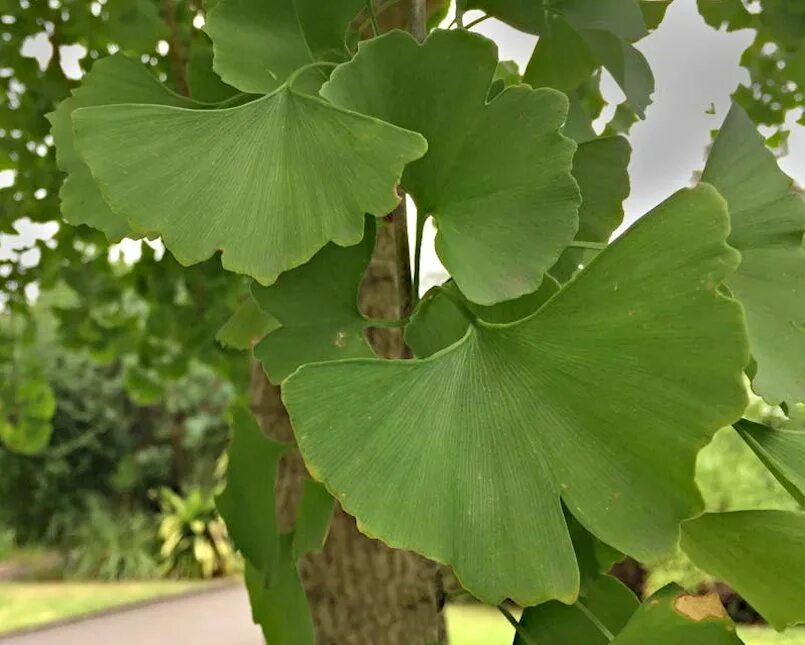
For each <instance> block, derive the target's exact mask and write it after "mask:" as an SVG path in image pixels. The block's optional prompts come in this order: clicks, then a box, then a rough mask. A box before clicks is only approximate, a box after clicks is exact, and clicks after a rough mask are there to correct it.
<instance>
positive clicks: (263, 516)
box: [216, 409, 333, 645]
mask: <svg viewBox="0 0 805 645" xmlns="http://www.w3.org/2000/svg"><path fill="white" fill-rule="evenodd" d="M290 448H291V446H290V445H288V444H281V443H276V442H273V441H269V440H268V439H267V438H266V437H265V436H264V435H263V432H262V430H261V429H260V427H259V426H258V425H257V422H256V421H255V420H254V419H253V418H252V417H251V415H250V414H249V413H248V412H247V411H246V410H243V409H237V410H235V412H234V415H233V422H232V442H231V444H230V447H229V453H228V457H229V465H228V469H227V484H226V488H225V489H224V491H223V492H222V493H221V494H220V495H219V496H218V497H217V499H216V503H217V505H218V509H219V511H220V512H221V515H222V517H223V518H224V519H225V520H226V523H227V526H228V527H229V532H230V535H231V536H232V541H233V543H234V545H235V548H236V549H237V550H238V551H239V552H240V553H241V555H243V558H244V559H245V561H246V563H245V567H246V571H245V573H246V586H247V587H248V590H249V598H250V601H251V605H252V616H253V618H254V622H255V623H257V624H259V625H261V626H262V628H263V631H264V633H265V636H266V639H269V638H270V639H272V641H274V642H277V643H279V644H280V645H283V644H285V643H301V642H313V640H314V638H315V635H314V627H313V622H312V618H311V616H310V612H309V610H308V608H307V600H306V598H305V592H304V589H303V588H302V583H301V581H300V579H299V574H298V572H297V569H296V563H297V560H298V559H299V558H301V557H302V556H303V555H304V554H306V553H308V552H311V551H318V550H320V549H321V548H322V546H323V544H324V540H325V538H326V535H327V530H328V528H329V523H330V515H331V514H332V509H333V499H332V497H330V496H329V495H328V494H327V492H326V491H325V490H324V489H323V488H322V487H321V486H320V485H318V484H315V483H314V482H310V481H307V482H305V488H304V492H303V495H302V500H301V502H300V503H299V507H298V509H297V520H296V524H295V526H294V528H293V530H291V531H288V532H280V529H279V524H278V522H277V514H276V499H275V492H274V487H275V486H276V479H277V468H278V466H279V460H280V458H281V457H282V455H283V454H285V453H286V452H288V451H289V450H290ZM255 482H259V484H258V485H257V487H256V488H255V486H254V484H255Z"/></svg>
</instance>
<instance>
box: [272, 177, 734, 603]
mask: <svg viewBox="0 0 805 645" xmlns="http://www.w3.org/2000/svg"><path fill="white" fill-rule="evenodd" d="M727 232H728V216H727V213H726V209H725V206H724V202H723V200H722V199H721V197H720V196H719V195H718V194H717V193H716V191H715V190H714V189H712V188H711V187H706V188H705V187H700V188H698V189H694V190H683V191H680V192H679V193H677V194H676V195H674V196H673V197H671V198H670V199H668V200H667V201H666V202H664V203H663V204H662V205H660V206H659V207H657V208H656V209H655V210H654V211H652V212H651V213H649V214H648V215H646V216H645V217H644V218H643V219H641V220H640V221H639V222H638V223H637V224H635V225H634V226H633V227H632V228H631V229H630V230H629V231H628V232H627V233H626V234H625V235H624V236H622V237H621V238H619V239H618V240H617V241H616V242H615V243H614V244H613V245H611V246H610V247H609V248H608V249H607V250H606V251H604V252H602V253H601V254H599V255H598V257H597V258H596V259H595V260H594V261H593V262H592V263H591V264H590V266H589V267H587V269H585V271H584V272H582V273H581V274H580V275H579V276H578V277H577V278H576V279H575V280H574V281H572V282H571V283H570V284H569V285H568V286H566V287H565V288H564V289H563V290H562V291H560V292H559V293H558V294H557V295H556V296H554V297H553V298H552V299H551V300H550V301H549V302H548V303H547V304H546V305H545V306H544V307H543V308H541V309H540V310H539V312H538V313H537V314H535V315H532V316H531V317H529V318H526V319H525V320H523V321H520V322H517V323H513V324H509V325H493V324H488V323H483V322H481V321H476V322H475V323H474V324H473V325H472V328H471V331H470V332H469V333H467V335H466V336H464V338H463V339H462V340H461V341H459V342H458V343H455V344H453V345H452V346H450V348H448V349H447V350H445V351H443V352H439V353H437V354H435V355H433V356H431V357H430V358H427V359H424V360H413V361H379V360H367V359H353V360H345V361H334V362H331V363H323V364H316V365H308V366H303V367H301V368H300V369H299V370H298V371H297V372H295V373H294V374H293V375H292V376H291V377H289V378H288V379H287V380H286V381H285V382H284V384H283V399H284V401H285V404H286V406H287V408H288V410H289V413H290V416H291V420H292V423H293V426H294V430H295V434H296V437H297V441H298V443H299V447H300V449H301V451H302V454H303V455H304V457H305V460H306V463H307V464H308V465H309V466H310V468H311V469H312V471H313V472H315V473H316V476H317V478H320V479H321V480H322V481H323V482H324V483H325V485H326V486H327V487H328V489H329V490H330V491H331V492H332V493H334V494H336V497H337V498H338V499H339V500H340V501H341V503H342V506H344V508H345V509H347V510H348V511H349V512H351V513H352V514H354V515H355V516H356V517H357V518H358V520H359V523H360V526H361V528H362V530H363V531H365V532H366V533H367V534H368V535H370V536H374V537H380V538H382V539H383V540H384V541H386V542H387V543H389V544H391V545H394V546H397V547H400V548H406V549H412V550H416V551H418V552H420V553H422V554H424V555H427V556H428V557H430V558H432V559H435V560H437V561H440V562H444V563H448V564H450V565H451V566H452V567H453V569H454V570H455V572H456V575H457V577H458V578H459V580H460V581H461V583H462V585H463V586H464V587H465V588H466V589H467V590H468V591H470V592H471V593H473V594H474V595H476V596H477V597H479V598H481V599H482V600H484V601H486V602H489V603H497V602H499V601H500V600H501V599H503V598H511V599H512V600H514V601H516V602H518V603H520V604H522V605H531V604H537V603H539V602H541V601H545V600H549V599H558V600H562V601H565V602H573V601H575V599H576V596H577V594H578V591H579V572H578V567H577V564H576V557H575V555H574V552H573V547H572V545H571V541H570V537H569V535H568V529H567V525H566V522H565V519H564V517H563V510H562V501H564V503H565V505H566V506H567V508H568V510H569V511H570V512H571V513H572V514H573V515H574V516H576V517H578V518H579V520H580V521H582V522H583V524H584V526H586V527H587V528H588V529H589V530H590V531H591V532H593V533H594V534H595V535H596V536H597V537H598V538H600V539H602V540H603V541H605V542H606V543H607V544H610V545H612V546H613V547H614V548H616V549H618V550H620V551H623V552H624V553H628V554H630V555H633V556H634V557H636V558H639V559H643V560H653V559H655V558H658V557H660V556H662V555H665V554H668V553H670V552H671V551H673V550H674V548H675V546H676V543H677V541H678V535H679V522H680V521H681V520H683V519H685V518H688V517H691V516H693V515H695V514H696V513H697V512H699V511H700V510H701V499H700V496H699V493H698V490H697V489H696V486H695V484H694V481H693V475H694V465H695V461H696V454H697V452H698V451H699V450H700V449H701V447H702V446H704V445H705V444H706V443H707V442H708V441H709V439H710V438H711V437H712V435H713V433H714V432H715V431H716V430H717V429H718V428H719V427H722V426H723V425H725V424H728V423H732V422H733V421H735V420H736V418H738V417H740V415H741V412H742V411H743V409H744V408H745V406H746V391H745V388H744V386H743V382H742V373H743V368H744V366H745V364H746V362H747V360H748V351H747V345H746V331H745V329H744V325H743V316H742V312H741V309H740V307H739V305H738V304H737V303H736V302H735V301H732V300H730V299H727V298H724V297H722V296H721V295H719V294H718V288H719V284H720V282H721V280H722V279H723V278H724V277H725V276H726V275H727V274H728V273H729V271H730V270H732V269H734V268H735V266H736V265H737V262H738V256H737V253H735V251H733V250H732V249H730V248H729V247H728V246H727V245H726V243H725V238H726V236H727ZM423 402H425V403H423ZM504 463H505V464H506V473H507V476H506V477H500V465H501V464H504ZM496 553H497V554H505V557H503V555H501V557H490V554H496Z"/></svg>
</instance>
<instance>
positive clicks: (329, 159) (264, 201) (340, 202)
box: [73, 85, 427, 284]
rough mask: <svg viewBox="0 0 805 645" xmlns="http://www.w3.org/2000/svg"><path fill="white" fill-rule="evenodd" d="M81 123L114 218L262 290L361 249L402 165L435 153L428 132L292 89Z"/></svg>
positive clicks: (82, 143)
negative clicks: (337, 251)
mask: <svg viewBox="0 0 805 645" xmlns="http://www.w3.org/2000/svg"><path fill="white" fill-rule="evenodd" d="M73 124H74V130H75V135H76V143H77V146H78V150H79V153H80V154H81V156H82V157H83V158H84V160H85V161H86V163H87V165H88V166H89V168H90V170H91V171H92V174H93V176H94V177H95V179H96V180H97V183H98V185H99V186H100V189H101V192H102V193H103V195H104V198H105V199H106V201H107V202H108V203H109V205H110V206H111V207H112V208H113V210H115V211H116V212H117V213H119V214H121V215H124V216H125V217H126V219H128V220H129V221H130V222H132V224H134V225H135V226H137V227H138V228H140V229H143V230H146V231H149V232H151V231H153V232H156V233H158V234H159V235H161V236H162V239H163V241H164V242H165V246H167V248H168V249H169V250H170V251H171V252H172V253H173V255H174V256H175V257H176V259H177V260H178V261H179V262H181V263H182V264H185V265H188V264H194V263H197V262H201V261H202V260H205V259H207V258H209V257H210V256H211V255H212V254H213V253H215V252H216V251H218V250H220V251H221V252H222V257H221V261H222V263H223V266H224V268H225V269H228V270H230V271H235V272H238V273H245V274H247V275H250V276H252V277H253V278H255V279H256V280H257V281H258V282H260V283H262V284H271V283H272V282H274V280H276V278H277V276H278V275H279V274H280V273H282V272H283V271H287V270H288V269H292V268H294V267H296V266H299V265H301V264H304V263H305V262H307V261H308V260H309V259H310V258H311V257H312V256H313V255H314V253H316V251H318V250H319V249H320V248H321V247H323V246H324V245H325V244H326V243H327V242H331V241H332V242H335V243H336V244H339V245H341V246H349V245H352V244H356V243H357V242H359V241H360V240H361V238H362V236H363V228H364V224H363V222H364V214H365V213H370V214H372V215H376V216H383V215H386V214H387V213H389V212H390V211H391V210H393V208H394V207H395V205H396V204H397V202H398V201H399V196H398V195H397V194H396V192H395V190H394V188H395V185H396V184H397V182H398V181H399V178H400V175H401V174H402V169H403V167H404V166H405V164H406V163H408V162H410V161H412V160H414V159H417V158H418V157H421V156H422V155H423V154H424V153H425V150H426V149H427V144H426V142H425V140H424V139H423V138H422V137H421V136H420V135H419V134H416V133H413V132H409V131H407V130H403V129H401V128H398V127H396V126H393V125H390V124H388V123H384V122H382V121H379V120H377V119H374V118H372V117H368V116H364V115H361V114H355V113H353V112H348V111H346V110H343V109H341V108H338V107H335V106H332V105H329V104H327V103H325V102H324V101H322V100H321V99H318V98H314V97H310V96H304V95H302V94H298V93H296V92H295V91H293V90H292V89H291V88H290V87H289V86H287V85H285V86H283V87H282V88H280V89H279V90H277V91H276V92H275V93H273V94H270V95H268V96H265V97H262V98H260V99H257V100H255V101H252V102H250V103H246V104H245V105H241V106H238V107H234V108H228V109H223V110H187V109H180V108H174V107H161V106H155V105H123V106H114V105H113V106H104V107H90V108H82V109H79V110H76V111H75V113H74V114H73ZM166 177H169V178H170V187H169V189H168V187H166V184H165V181H166Z"/></svg>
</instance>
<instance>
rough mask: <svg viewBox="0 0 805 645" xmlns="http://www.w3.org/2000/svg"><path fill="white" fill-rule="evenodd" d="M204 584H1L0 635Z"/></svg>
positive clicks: (799, 635)
mask: <svg viewBox="0 0 805 645" xmlns="http://www.w3.org/2000/svg"><path fill="white" fill-rule="evenodd" d="M207 584H209V583H206V582H198V581H157V582H8V583H0V634H2V633H4V632H9V631H12V630H15V629H22V628H25V627H37V626H41V625H45V624H47V623H50V622H53V621H56V620H62V619H65V618H78V617H81V616H85V615H88V614H92V613H93V612H97V611H101V610H104V609H110V608H113V607H121V606H123V605H127V604H130V603H133V602H139V601H143V600H150V599H154V598H159V597H164V596H171V595H175V594H179V593H183V592H186V591H191V590H195V589H199V588H201V587H203V586H204V585H207ZM447 628H448V633H449V634H450V644H451V645H511V642H512V639H513V637H514V630H513V629H512V627H511V625H509V623H508V622H506V619H505V618H504V617H503V616H502V615H501V614H500V612H498V611H497V610H496V609H494V608H492V607H482V606H478V605H451V606H449V607H448V608H447ZM738 633H739V634H740V636H741V637H742V638H743V639H744V641H745V643H746V645H805V629H791V630H788V631H787V632H786V633H784V634H778V633H776V632H774V631H773V630H771V629H767V628H763V627H741V628H739V630H738Z"/></svg>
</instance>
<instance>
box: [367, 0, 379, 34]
mask: <svg viewBox="0 0 805 645" xmlns="http://www.w3.org/2000/svg"><path fill="white" fill-rule="evenodd" d="M366 12H367V13H368V14H369V22H370V23H371V25H372V33H373V34H374V35H375V36H377V35H378V34H379V33H380V25H378V24H377V12H376V11H375V0H366Z"/></svg>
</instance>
